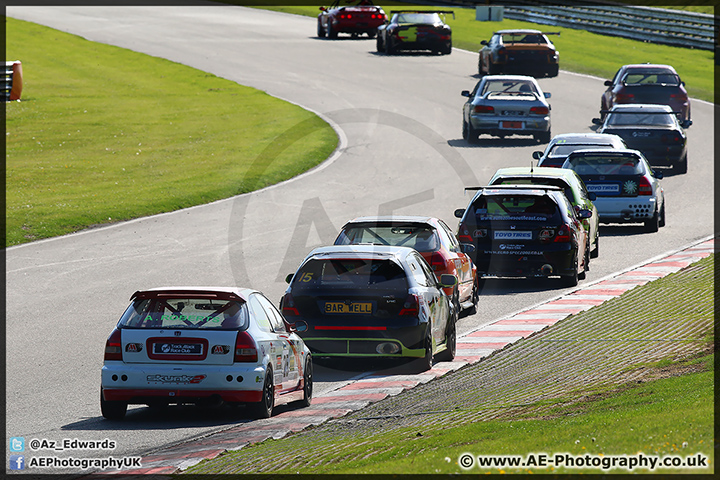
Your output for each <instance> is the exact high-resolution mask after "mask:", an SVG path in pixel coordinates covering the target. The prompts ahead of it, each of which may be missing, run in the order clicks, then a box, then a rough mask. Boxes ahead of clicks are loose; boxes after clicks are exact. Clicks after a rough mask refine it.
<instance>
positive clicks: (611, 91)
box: [600, 63, 690, 121]
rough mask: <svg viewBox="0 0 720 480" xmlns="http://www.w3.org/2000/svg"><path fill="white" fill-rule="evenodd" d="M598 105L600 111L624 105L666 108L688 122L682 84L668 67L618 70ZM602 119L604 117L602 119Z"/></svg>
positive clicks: (688, 112) (687, 105)
mask: <svg viewBox="0 0 720 480" xmlns="http://www.w3.org/2000/svg"><path fill="white" fill-rule="evenodd" d="M605 86H606V87H608V88H607V90H605V92H604V93H603V95H602V98H601V101H600V111H601V115H603V113H602V112H603V111H607V110H610V109H611V108H612V107H613V106H615V105H620V104H625V103H655V104H659V105H668V106H669V107H670V108H671V109H672V110H673V111H674V112H678V116H679V118H680V120H681V121H683V120H690V98H688V94H687V90H685V82H683V81H682V80H681V79H680V76H679V75H678V74H677V72H676V71H675V69H674V68H673V67H671V66H670V65H657V64H649V63H643V64H634V65H624V66H622V67H620V69H619V70H618V71H617V73H616V74H615V76H614V77H613V79H612V80H606V81H605ZM603 116H604V115H603Z"/></svg>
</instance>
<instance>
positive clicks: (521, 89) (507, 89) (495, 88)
mask: <svg viewBox="0 0 720 480" xmlns="http://www.w3.org/2000/svg"><path fill="white" fill-rule="evenodd" d="M535 93H537V90H536V89H535V86H534V85H533V84H532V83H531V82H527V81H524V80H490V81H488V82H486V83H485V86H484V87H483V91H482V93H481V95H485V94H488V96H490V95H492V96H500V95H532V96H535Z"/></svg>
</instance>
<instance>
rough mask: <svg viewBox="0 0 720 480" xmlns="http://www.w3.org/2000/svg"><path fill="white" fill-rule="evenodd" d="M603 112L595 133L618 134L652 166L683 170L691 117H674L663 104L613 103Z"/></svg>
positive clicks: (595, 119) (685, 171) (685, 170)
mask: <svg viewBox="0 0 720 480" xmlns="http://www.w3.org/2000/svg"><path fill="white" fill-rule="evenodd" d="M601 113H605V114H606V116H605V119H604V121H603V120H601V119H600V118H593V119H592V122H593V123H594V124H596V125H600V128H599V129H598V133H611V134H615V135H618V136H619V137H621V138H622V139H623V140H624V141H625V143H626V144H627V146H628V148H630V149H633V150H639V151H641V152H642V154H643V155H644V156H645V158H646V159H647V161H648V162H649V163H650V165H652V166H653V167H672V171H673V173H687V167H688V164H687V135H686V134H685V128H687V127H688V126H690V124H692V120H683V121H682V122H681V121H680V120H678V117H677V115H678V112H673V110H672V109H671V108H670V107H669V106H667V105H652V104H635V103H628V104H623V105H615V106H614V107H612V109H611V110H609V111H603V112H601Z"/></svg>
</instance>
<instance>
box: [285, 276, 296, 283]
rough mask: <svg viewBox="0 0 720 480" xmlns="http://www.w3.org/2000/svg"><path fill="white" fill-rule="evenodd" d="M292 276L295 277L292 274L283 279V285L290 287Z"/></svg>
mask: <svg viewBox="0 0 720 480" xmlns="http://www.w3.org/2000/svg"><path fill="white" fill-rule="evenodd" d="M294 276H295V274H294V273H290V274H288V276H287V277H285V283H287V284H288V285H290V282H292V279H293V277H294Z"/></svg>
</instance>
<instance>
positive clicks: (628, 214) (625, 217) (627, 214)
mask: <svg viewBox="0 0 720 480" xmlns="http://www.w3.org/2000/svg"><path fill="white" fill-rule="evenodd" d="M620 213H622V218H623V220H625V221H626V222H629V221H630V220H632V218H633V212H632V210H623V211H622V212H620Z"/></svg>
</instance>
